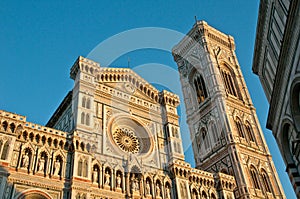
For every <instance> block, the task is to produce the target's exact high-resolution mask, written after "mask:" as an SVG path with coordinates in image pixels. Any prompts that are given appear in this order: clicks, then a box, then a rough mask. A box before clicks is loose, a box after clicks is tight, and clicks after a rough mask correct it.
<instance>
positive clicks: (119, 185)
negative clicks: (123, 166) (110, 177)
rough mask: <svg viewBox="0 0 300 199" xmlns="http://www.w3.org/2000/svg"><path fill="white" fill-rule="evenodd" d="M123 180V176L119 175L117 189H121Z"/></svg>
mask: <svg viewBox="0 0 300 199" xmlns="http://www.w3.org/2000/svg"><path fill="white" fill-rule="evenodd" d="M121 183H122V178H121V175H120V174H118V176H117V188H121Z"/></svg>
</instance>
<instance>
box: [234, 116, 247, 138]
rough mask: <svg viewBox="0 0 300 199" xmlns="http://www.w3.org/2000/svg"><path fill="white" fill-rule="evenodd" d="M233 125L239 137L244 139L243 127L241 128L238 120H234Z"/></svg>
mask: <svg viewBox="0 0 300 199" xmlns="http://www.w3.org/2000/svg"><path fill="white" fill-rule="evenodd" d="M235 125H236V128H237V131H238V134H239V136H240V137H242V138H245V135H244V131H243V126H242V123H241V120H240V119H239V118H236V120H235Z"/></svg>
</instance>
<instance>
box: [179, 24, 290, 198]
mask: <svg viewBox="0 0 300 199" xmlns="http://www.w3.org/2000/svg"><path fill="white" fill-rule="evenodd" d="M173 56H174V60H175V61H176V63H177V65H178V70H179V74H180V81H181V86H182V92H183V96H184V103H185V106H186V115H187V123H188V126H189V130H190V137H191V139H192V147H193V151H194V158H195V162H196V167H197V168H198V169H203V170H205V171H209V172H222V173H227V174H230V175H233V176H234V177H235V180H236V183H237V188H236V189H235V192H234V194H235V197H236V198H285V195H284V192H283V190H282V187H281V183H280V181H279V178H278V175H277V172H276V170H275V167H274V164H273V161H272V157H271V155H270V152H269V149H268V147H267V144H266V141H265V138H264V136H263V133H262V130H261V128H260V125H259V121H258V118H257V116H256V111H255V108H254V106H253V103H252V101H251V98H250V95H249V92H248V89H247V87H246V84H245V81H244V78H243V75H242V72H241V69H240V66H239V63H238V61H237V58H236V54H235V44H234V39H233V37H231V36H229V35H226V34H224V33H221V32H220V31H218V30H216V29H214V28H212V27H211V26H209V25H208V24H207V23H206V22H204V21H197V22H196V23H195V24H194V26H193V28H192V29H191V30H190V31H189V33H188V34H187V35H186V37H185V38H183V39H182V40H181V41H180V42H179V43H178V44H177V45H176V46H175V47H174V48H173Z"/></svg>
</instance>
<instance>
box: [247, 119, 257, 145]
mask: <svg viewBox="0 0 300 199" xmlns="http://www.w3.org/2000/svg"><path fill="white" fill-rule="evenodd" d="M245 128H246V132H247V136H248V138H249V139H250V141H252V142H255V139H254V135H253V131H252V128H251V124H250V123H249V122H246V125H245Z"/></svg>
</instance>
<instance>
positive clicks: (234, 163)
mask: <svg viewBox="0 0 300 199" xmlns="http://www.w3.org/2000/svg"><path fill="white" fill-rule="evenodd" d="M173 55H174V59H175V61H176V62H177V64H178V67H179V72H180V80H181V83H182V89H183V93H184V97H185V99H184V102H185V105H186V110H187V119H188V121H187V122H188V124H189V128H190V134H191V139H192V144H193V150H194V154H195V161H196V168H192V167H191V166H190V164H189V163H187V162H185V159H184V153H183V148H182V140H181V132H180V127H179V121H178V118H179V116H178V113H177V106H178V105H179V97H178V96H177V95H176V94H174V93H171V92H168V91H165V90H163V91H158V90H157V89H156V88H154V87H153V86H152V85H151V84H149V83H148V82H146V81H145V80H144V79H143V78H142V77H140V76H139V75H137V74H136V73H135V72H133V71H132V70H131V69H128V68H107V67H102V66H100V64H99V63H96V62H94V61H92V60H89V59H87V58H84V57H81V56H80V57H79V58H78V59H77V60H76V62H75V63H74V65H73V66H72V68H71V70H70V77H71V78H72V79H73V80H74V87H73V88H72V90H71V91H70V92H69V93H68V94H67V95H66V97H65V98H64V100H63V101H62V103H61V104H60V105H59V107H58V108H57V110H56V111H55V112H54V114H53V115H52V117H51V118H50V120H49V121H48V123H47V124H46V125H45V126H42V125H39V124H34V123H30V122H28V121H26V117H25V116H21V115H17V114H13V113H10V112H6V111H0V122H1V124H0V157H1V158H0V165H1V166H0V169H1V173H0V174H1V175H0V186H1V188H0V198H4V199H7V198H18V199H24V198H32V199H54V198H66V199H69V198H76V199H108V198H109V199H117V198H132V199H138V198H147V199H150V198H151V199H154V198H155V199H170V198H174V199H208V198H209V199H217V198H224V199H233V198H285V196H284V193H283V191H282V188H281V184H280V181H279V180H278V177H277V172H276V170H275V168H274V165H273V162H272V158H271V156H270V154H269V151H268V148H267V146H266V143H265V141H264V137H263V134H262V132H261V130H260V127H259V124H258V120H257V117H256V114H255V109H254V107H253V105H252V102H251V99H250V96H249V94H248V91H247V88H246V86H245V83H244V80H243V77H242V74H241V71H240V69H239V66H238V64H237V61H236V57H235V54H234V42H233V39H232V37H229V36H226V35H224V34H222V33H220V32H218V31H217V30H215V29H213V28H212V27H210V26H208V25H207V24H206V23H205V22H197V23H196V24H195V25H194V27H193V29H192V30H191V31H190V32H189V33H188V35H187V37H186V38H184V39H183V40H182V41H181V42H180V43H179V44H178V45H176V46H175V47H174V49H173ZM225 55H226V56H225ZM217 63H218V64H220V65H218V64H217ZM223 70H224V71H223ZM226 75H227V76H226ZM230 75H231V78H234V80H230ZM224 77H226V79H223V80H222V78H224ZM237 118H238V119H237ZM247 125H248V126H247Z"/></svg>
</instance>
